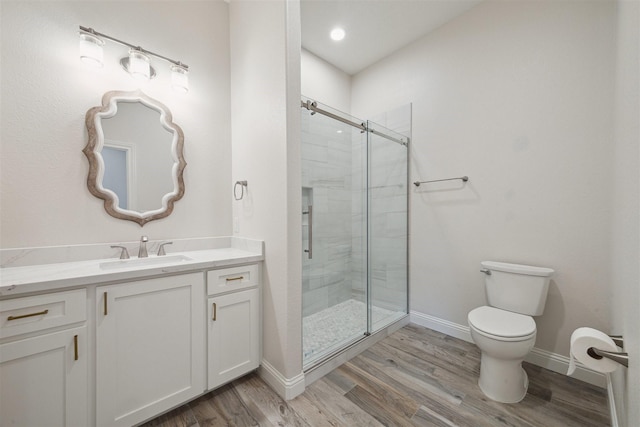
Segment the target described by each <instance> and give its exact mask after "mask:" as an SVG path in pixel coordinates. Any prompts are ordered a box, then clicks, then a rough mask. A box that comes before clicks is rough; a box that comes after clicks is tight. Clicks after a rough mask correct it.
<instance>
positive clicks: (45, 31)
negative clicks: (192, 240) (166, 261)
mask: <svg viewBox="0 0 640 427" xmlns="http://www.w3.org/2000/svg"><path fill="white" fill-rule="evenodd" d="M1 7H2V16H1V18H0V19H1V24H2V25H1V27H2V29H1V31H2V47H1V55H2V65H1V79H0V85H1V90H2V100H1V106H2V117H1V125H0V140H1V144H2V146H1V152H0V158H1V160H0V162H1V164H0V166H1V168H0V169H1V171H0V195H1V199H0V202H1V203H0V205H1V209H2V211H1V213H0V218H1V220H0V221H1V222H0V240H1V242H2V243H1V244H2V247H3V248H18V247H30V246H49V245H65V244H84V243H101V242H114V241H130V240H136V239H137V238H138V237H139V236H140V235H141V234H147V235H149V237H150V239H163V238H165V239H166V238H185V237H201V236H216V235H230V234H231V162H230V160H229V159H230V154H231V143H230V120H231V119H230V109H229V103H230V101H229V97H230V91H229V81H230V77H229V23H228V5H227V4H226V3H225V2H223V1H208V2H199V1H167V2H147V1H131V2H112V1H91V2H78V1H56V2H42V1H24V0H23V1H15V2H13V1H3V2H2V6H1ZM78 25H83V26H88V27H93V28H95V30H96V31H99V32H103V33H106V34H109V35H111V36H113V37H116V38H119V39H122V40H125V41H128V42H130V43H133V44H136V45H141V46H142V47H144V48H146V49H148V50H151V51H154V52H157V53H159V54H162V55H165V56H168V57H171V58H174V59H178V60H181V61H183V62H184V63H186V64H188V65H189V66H190V70H191V72H190V75H189V78H190V86H191V90H190V92H189V93H188V94H186V95H183V94H178V93H175V92H173V91H172V90H171V88H170V77H169V72H168V64H167V63H164V62H160V61H153V62H154V66H155V67H156V68H157V71H158V77H157V78H156V79H154V80H152V81H150V82H148V83H147V84H146V85H145V86H144V87H142V90H143V91H144V92H145V93H146V94H147V95H149V96H151V97H153V98H155V99H158V100H160V101H161V102H163V103H164V104H165V105H167V107H168V108H169V109H170V110H171V111H172V113H173V118H174V121H175V122H176V123H177V124H179V125H180V126H181V127H182V129H183V130H184V134H185V150H184V151H185V157H186V160H187V167H186V169H185V185H186V192H185V196H184V198H183V199H182V200H180V201H178V202H177V203H176V205H175V209H174V211H173V213H172V214H171V216H170V217H168V218H165V219H162V220H158V221H154V222H151V223H149V224H147V225H145V226H144V228H143V229H141V228H140V226H138V225H137V224H135V223H133V222H130V221H122V220H118V219H115V218H112V217H110V216H108V215H107V213H106V212H105V211H104V209H103V206H102V201H101V200H99V199H97V198H95V197H93V196H92V195H91V194H90V193H89V191H88V190H87V185H86V180H87V172H88V162H87V159H86V158H85V156H84V155H83V153H82V149H83V148H84V146H85V145H86V143H87V132H86V129H85V124H84V116H85V113H86V111H87V110H88V109H89V108H91V107H93V106H96V105H100V101H101V97H102V94H103V93H104V92H106V91H109V90H134V89H136V88H137V86H136V83H135V81H134V80H133V79H132V78H131V77H130V76H129V75H128V74H126V73H125V72H124V71H123V70H122V69H121V68H120V65H119V64H118V60H119V59H120V57H122V56H125V55H126V52H127V50H126V48H125V47H123V46H119V45H117V44H115V43H112V42H107V44H106V45H105V66H104V68H102V69H91V68H87V67H86V66H85V64H83V63H82V62H81V61H80V60H79V57H78Z"/></svg>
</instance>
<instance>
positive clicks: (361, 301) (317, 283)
mask: <svg viewBox="0 0 640 427" xmlns="http://www.w3.org/2000/svg"><path fill="white" fill-rule="evenodd" d="M301 106H302V108H301V114H302V147H301V151H302V210H301V213H302V228H303V229H302V236H303V237H302V240H303V242H302V247H303V250H304V252H305V253H304V255H303V262H302V286H303V292H302V295H303V304H302V305H303V307H302V310H303V313H302V316H303V365H304V367H305V369H308V368H309V367H312V366H314V365H316V364H317V363H319V362H321V361H322V360H324V359H325V358H327V357H329V356H331V355H332V354H334V353H335V352H338V351H340V350H341V349H343V348H345V347H347V346H349V345H351V344H353V343H355V342H357V341H359V340H360V339H363V338H364V337H366V336H367V335H369V334H372V333H374V332H376V331H378V330H380V329H382V328H385V327H386V326H389V325H390V324H392V323H393V322H395V321H397V320H399V319H401V318H403V317H405V316H406V314H407V308H408V307H407V306H408V304H407V287H408V285H407V259H408V254H407V223H408V221H407V211H408V202H407V200H408V185H407V184H408V166H407V165H408V144H409V138H408V136H406V135H402V134H400V133H397V132H394V131H392V130H390V129H387V128H386V127H384V126H382V125H378V124H376V123H373V122H372V121H362V120H359V119H356V118H354V117H351V116H349V115H347V114H345V113H341V112H339V111H337V110H334V109H332V108H330V107H328V106H325V105H322V104H319V103H317V102H315V101H312V100H308V99H306V98H303V100H302V104H301ZM401 116H402V115H401ZM405 116H408V117H407V118H406V120H405V122H406V123H404V124H398V123H397V122H398V121H397V120H396V124H398V125H399V126H400V127H399V129H402V130H404V129H407V130H408V129H409V127H408V126H407V124H409V123H410V114H408V115H407V114H405Z"/></svg>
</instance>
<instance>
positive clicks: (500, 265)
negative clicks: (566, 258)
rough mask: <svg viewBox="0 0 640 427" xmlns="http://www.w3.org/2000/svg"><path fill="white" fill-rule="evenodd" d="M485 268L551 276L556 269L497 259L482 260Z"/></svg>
mask: <svg viewBox="0 0 640 427" xmlns="http://www.w3.org/2000/svg"><path fill="white" fill-rule="evenodd" d="M480 265H482V267H483V268H486V269H488V270H494V271H504V272H507V273H516V274H528V275H531V276H545V277H548V276H551V275H552V274H553V273H554V271H553V270H552V269H551V268H546V267H534V266H532V265H523V264H509V263H506V262H497V261H482V262H481V263H480Z"/></svg>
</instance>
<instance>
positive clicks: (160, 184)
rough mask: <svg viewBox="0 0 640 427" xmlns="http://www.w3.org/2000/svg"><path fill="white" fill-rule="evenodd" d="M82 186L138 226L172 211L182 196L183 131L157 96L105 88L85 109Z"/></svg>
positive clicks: (109, 210)
mask: <svg viewBox="0 0 640 427" xmlns="http://www.w3.org/2000/svg"><path fill="white" fill-rule="evenodd" d="M85 124H86V126H87V131H88V141H87V145H86V146H85V148H84V149H83V150H82V152H83V153H84V154H85V155H86V156H87V159H88V160H89V176H88V178H87V186H88V188H89V191H90V192H91V194H93V195H94V196H96V197H97V198H99V199H102V200H104V208H105V210H106V211H107V213H108V214H109V215H111V216H113V217H115V218H119V219H124V220H128V221H133V222H136V223H138V224H139V225H140V226H143V225H144V224H146V223H147V222H149V221H153V220H156V219H160V218H164V217H166V216H168V215H170V214H171V212H173V205H174V203H175V202H176V201H178V200H180V199H181V198H182V196H183V195H184V180H183V176H182V175H183V171H184V168H185V166H186V165H187V162H186V161H185V160H184V155H183V148H184V133H183V132H182V129H181V128H180V126H178V125H177V124H175V123H174V122H173V119H172V115H171V111H169V109H168V108H167V107H166V106H165V105H164V104H163V103H161V102H160V101H157V100H155V99H153V98H150V97H149V96H147V95H145V94H144V93H142V92H141V91H139V90H138V91H132V92H123V91H111V92H107V93H105V94H104V96H103V97H102V105H100V106H97V107H92V108H90V109H89V111H87V114H86V117H85Z"/></svg>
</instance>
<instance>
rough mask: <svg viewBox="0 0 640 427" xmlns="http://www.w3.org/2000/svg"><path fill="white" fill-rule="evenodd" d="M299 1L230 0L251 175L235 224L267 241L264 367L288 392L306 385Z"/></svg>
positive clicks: (242, 175)
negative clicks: (303, 361)
mask: <svg viewBox="0 0 640 427" xmlns="http://www.w3.org/2000/svg"><path fill="white" fill-rule="evenodd" d="M298 8H299V4H298V3H297V2H296V1H287V0H273V1H265V2H260V1H255V2H254V1H232V2H231V5H230V23H231V71H232V79H231V93H232V102H231V111H232V134H233V156H232V159H233V160H232V162H233V180H234V181H236V180H247V181H248V187H247V190H248V191H247V194H246V197H245V198H244V199H243V200H241V201H237V202H234V203H233V216H234V222H236V223H237V228H236V229H235V230H234V231H235V233H237V234H238V235H240V236H244V237H251V238H256V239H261V240H264V241H265V247H266V251H265V268H264V275H263V333H264V339H263V368H265V366H266V367H267V369H266V370H267V371H269V372H267V374H269V376H268V377H266V378H265V379H267V381H269V382H270V384H272V385H273V386H274V388H276V390H277V391H278V392H280V393H281V394H287V393H292V394H295V393H297V392H299V391H302V390H304V382H303V379H304V377H303V376H302V333H301V325H302V319H301V288H302V286H301V275H302V273H301V271H302V270H301V264H302V261H301V253H302V246H301V245H302V244H301V226H302V225H301V212H300V207H301V191H300V188H301V187H300V186H301V183H300V142H299V141H300V23H299V19H300V17H299V10H298ZM264 362H266V364H265V363H264ZM263 372H264V370H263ZM274 379H275V380H276V381H279V383H274V382H273V381H272V380H274ZM300 387H301V389H300ZM292 389H295V390H292ZM292 394H287V397H293V395H292Z"/></svg>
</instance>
